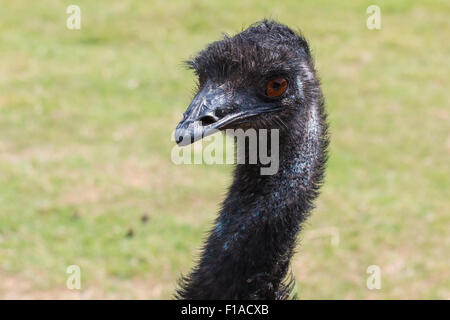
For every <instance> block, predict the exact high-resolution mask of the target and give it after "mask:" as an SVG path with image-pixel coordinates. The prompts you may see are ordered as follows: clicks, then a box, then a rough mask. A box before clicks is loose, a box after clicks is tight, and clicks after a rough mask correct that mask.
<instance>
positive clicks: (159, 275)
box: [0, 0, 450, 299]
mask: <svg viewBox="0 0 450 320" xmlns="http://www.w3.org/2000/svg"><path fill="white" fill-rule="evenodd" d="M69 4H78V5H79V6H80V7H81V14H82V27H81V30H78V31H76V30H74V31H72V30H68V29H67V28H66V19H67V17H68V15H67V14H66V12H65V11H66V7H67V6H68V5H69ZM371 4H377V5H379V6H380V8H381V19H382V28H381V30H368V29H367V28H366V19H367V17H368V15H367V14H366V8H367V7H368V6H369V5H371ZM449 15H450V5H449V2H448V1H411V0H401V1H400V0H399V1H387V0H385V1H323V0H311V1H297V0H293V1H274V2H271V1H256V0H255V1H240V0H239V1H238V0H233V1H223V2H219V1H207V0H204V1H181V0H179V1H178V0H177V1H167V0H165V1H162V0H161V1H159V0H151V1H125V0H121V1H87V0H86V1H56V0H55V1H50V0H46V1H25V0H16V1H1V3H0V298H40V299H45V298H68V299H71V298H142V299H155V298H170V297H171V294H172V293H173V291H174V288H175V284H176V280H177V278H178V277H179V275H180V273H186V272H187V271H188V270H189V269H190V267H191V266H192V264H193V257H195V256H196V255H197V254H198V248H199V246H200V244H201V242H202V240H203V237H204V234H205V231H206V230H207V229H208V228H209V226H210V225H211V221H212V219H213V218H214V216H215V214H216V212H217V210H218V207H219V203H220V201H221V200H222V199H223V196H224V194H225V192H226V188H227V186H228V184H229V183H230V181H231V176H230V174H231V170H232V167H231V166H206V165H203V166H199V165H196V166H195V165H191V166H188V165H182V166H176V165H174V164H173V163H172V162H171V160H170V152H171V149H172V147H173V145H174V142H173V141H171V140H170V137H171V132H172V131H173V129H174V128H175V126H176V124H177V122H178V121H179V120H180V119H181V114H182V112H183V111H184V110H185V108H186V107H187V105H188V104H189V102H190V99H191V97H192V89H193V86H194V85H193V84H194V81H195V79H194V77H193V75H192V74H191V72H189V71H187V70H185V69H184V68H183V67H182V65H181V62H182V61H183V60H184V59H187V58H188V57H189V56H191V55H193V54H194V53H195V52H197V51H199V50H200V49H202V48H203V47H204V46H205V45H206V44H207V43H209V42H211V41H213V40H217V39H218V38H220V37H221V34H222V32H227V33H235V32H238V31H240V30H241V29H242V28H244V27H246V26H248V25H249V24H251V23H253V22H255V21H257V20H260V19H262V18H264V17H272V18H276V19H278V20H280V21H281V22H283V23H285V24H287V25H289V26H292V27H298V28H301V29H302V31H303V32H304V34H305V35H306V37H307V38H308V40H309V41H310V44H311V47H312V51H313V54H314V57H315V60H316V64H317V68H318V70H319V74H320V77H321V79H322V82H323V91H324V94H325V97H326V102H327V108H328V112H329V120H330V123H331V134H332V142H331V147H330V160H329V165H328V169H327V178H326V182H325V185H324V187H323V189H322V194H321V196H320V197H319V199H318V201H317V204H318V207H317V209H316V210H315V211H314V213H313V215H312V217H311V218H310V219H309V221H308V223H307V224H306V226H305V230H304V232H303V233H302V236H301V238H302V241H301V245H300V246H299V248H298V254H297V255H296V256H295V259H294V260H293V271H294V274H295V275H296V278H297V281H298V286H299V297H300V298H301V299H319V298H327V299H337V298H344V299H349V298H360V299H378V298H384V299H394V298H401V299H407V298H419V299H422V298H446V299H448V298H450V271H449V270H450V268H449V264H450V263H449V261H450V256H449V252H450V237H449V225H450V218H449V211H450V210H449V207H450V206H449V181H450V180H449V155H450V136H449V117H450V113H449V111H450V110H449V87H450V81H449V79H450V77H449V67H450V60H449V59H450V58H449V57H450V45H449V41H448V40H449V37H450V31H449V24H448V17H449ZM144 215H145V216H148V217H149V218H148V221H147V222H145V223H144V222H143V221H142V217H143V216H144ZM330 230H332V231H333V232H335V233H338V234H339V244H338V245H337V246H333V245H332V244H331V241H330V236H329V234H330V232H329V231H330ZM72 264H75V265H79V266H80V268H81V273H82V277H81V281H82V283H81V285H82V289H81V290H79V291H76V290H75V291H71V290H68V289H67V288H66V279H67V276H68V275H67V274H66V268H67V267H68V266H69V265H72ZM373 264H375V265H378V266H380V268H381V272H382V288H381V290H368V289H367V288H366V279H367V276H368V275H367V274H366V269H367V267H368V266H369V265H373Z"/></svg>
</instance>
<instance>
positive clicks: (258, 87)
mask: <svg viewBox="0 0 450 320" xmlns="http://www.w3.org/2000/svg"><path fill="white" fill-rule="evenodd" d="M309 63H310V54H309V48H308V45H307V43H306V41H305V40H304V38H302V37H301V36H299V35H297V34H296V33H295V32H293V31H292V30H291V29H289V28H288V27H286V26H283V25H281V24H278V23H276V22H272V21H263V22H261V23H258V24H255V25H253V26H252V27H250V28H248V29H247V30H245V31H243V32H241V33H239V34H237V35H235V36H233V37H228V36H225V38H224V39H223V40H221V41H217V42H213V43H212V44H210V45H209V46H208V47H207V48H206V49H205V50H203V51H201V52H200V53H199V54H198V56H197V57H195V58H194V59H192V60H191V61H188V63H187V64H188V66H189V67H190V68H191V69H193V70H194V72H195V73H196V75H197V76H198V92H197V94H196V95H195V97H194V99H193V100H192V102H191V104H190V105H189V107H188V108H187V110H186V112H185V113H184V117H183V120H181V122H180V123H179V124H178V126H177V128H176V131H175V138H176V141H177V143H178V144H179V145H188V144H190V143H192V142H194V141H196V140H199V139H201V138H203V137H205V136H207V135H209V134H212V133H214V132H216V131H217V130H224V129H229V128H230V129H231V128H233V129H236V128H243V129H246V128H255V129H259V128H266V129H270V128H272V127H275V126H277V125H278V124H279V123H283V121H282V120H281V121H280V119H282V118H286V117H289V114H290V113H292V112H294V111H295V110H296V109H298V108H301V106H302V105H303V104H304V99H305V92H304V91H305V89H306V90H307V88H305V86H304V85H303V80H304V79H305V77H307V76H308V75H307V74H303V70H304V69H305V68H302V66H304V65H305V64H309ZM277 120H278V121H277Z"/></svg>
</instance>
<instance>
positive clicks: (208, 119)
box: [200, 113, 219, 126]
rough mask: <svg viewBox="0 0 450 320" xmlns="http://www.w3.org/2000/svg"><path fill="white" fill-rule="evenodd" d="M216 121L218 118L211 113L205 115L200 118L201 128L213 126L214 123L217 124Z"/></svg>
mask: <svg viewBox="0 0 450 320" xmlns="http://www.w3.org/2000/svg"><path fill="white" fill-rule="evenodd" d="M218 120H219V118H218V117H217V116H216V115H214V114H211V113H208V114H205V115H204V116H202V117H201V118H200V121H201V123H202V125H203V126H207V125H210V124H213V123H214V122H217V121H218Z"/></svg>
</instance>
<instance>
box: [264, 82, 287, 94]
mask: <svg viewBox="0 0 450 320" xmlns="http://www.w3.org/2000/svg"><path fill="white" fill-rule="evenodd" d="M287 84H288V83H287V80H286V79H284V78H276V79H273V80H270V81H269V82H268V83H267V87H266V95H268V96H269V97H279V96H281V95H282V94H283V93H284V92H285V91H286V89H287Z"/></svg>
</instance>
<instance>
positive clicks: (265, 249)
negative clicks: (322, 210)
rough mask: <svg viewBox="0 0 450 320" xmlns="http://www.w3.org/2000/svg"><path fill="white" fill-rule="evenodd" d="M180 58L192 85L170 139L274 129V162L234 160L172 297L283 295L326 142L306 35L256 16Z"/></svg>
mask: <svg viewBox="0 0 450 320" xmlns="http://www.w3.org/2000/svg"><path fill="white" fill-rule="evenodd" d="M188 66H189V67H190V68H191V69H193V70H194V72H195V74H196V75H197V76H198V92H197V94H196V95H195V97H194V98H193V100H192V102H191V104H190V105H189V107H188V108H187V110H186V112H185V113H184V117H183V119H182V120H181V122H180V123H179V124H178V126H177V128H176V130H175V138H176V141H177V143H178V144H180V145H186V144H190V143H192V142H194V141H195V140H197V139H198V135H196V134H195V133H196V132H197V133H198V132H200V133H201V135H200V138H201V137H202V136H206V135H208V134H209V132H211V131H212V130H213V129H216V130H225V129H229V128H242V129H250V128H252V129H255V130H259V129H268V130H274V129H276V130H279V170H278V171H277V173H275V174H273V175H261V172H260V168H261V165H262V164H261V163H259V162H258V163H256V164H237V165H236V167H235V170H234V180H233V183H232V185H231V187H230V188H229V190H228V194H227V197H226V199H225V200H224V202H223V204H222V208H221V210H220V212H219V214H218V217H217V218H216V220H215V224H214V226H213V228H212V229H211V231H210V232H209V234H208V239H207V241H206V244H205V245H204V247H203V249H202V251H201V256H200V259H199V261H198V264H197V266H196V267H195V268H194V269H193V270H192V271H191V273H190V274H189V275H188V276H186V277H182V278H181V280H180V283H179V288H178V289H177V291H176V293H175V297H176V298H178V299H270V300H274V299H288V298H289V297H290V295H291V292H292V290H293V287H294V284H295V281H294V278H293V276H292V272H289V269H290V260H291V258H292V256H293V254H294V250H295V246H296V239H297V236H298V233H299V232H300V230H301V225H302V222H304V221H305V220H306V218H307V217H308V215H309V212H310V211H311V210H312V209H313V207H314V205H313V200H315V198H316V197H317V196H318V192H319V188H320V186H321V185H322V181H323V177H324V170H325V163H326V160H327V146H328V141H329V139H328V133H327V121H326V112H325V110H324V101H323V96H322V92H321V89H320V86H319V80H318V78H317V76H316V72H315V69H314V62H313V59H312V58H311V54H310V49H309V46H308V43H307V41H306V40H305V38H304V37H303V36H302V35H301V33H300V32H294V31H293V30H291V29H290V28H288V27H287V26H285V25H282V24H280V23H278V22H275V21H271V20H263V21H260V22H257V23H255V24H253V25H251V26H250V27H249V28H248V29H246V30H244V31H242V32H241V33H239V34H237V35H234V36H232V37H230V36H227V35H225V36H224V38H223V39H222V40H220V41H217V42H213V43H211V44H209V45H208V46H207V47H206V49H204V50H203V51H201V52H200V53H199V54H198V55H197V56H196V57H194V58H193V59H192V60H190V61H188ZM269 145H270V144H269ZM247 151H248V149H247V148H246V152H247Z"/></svg>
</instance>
